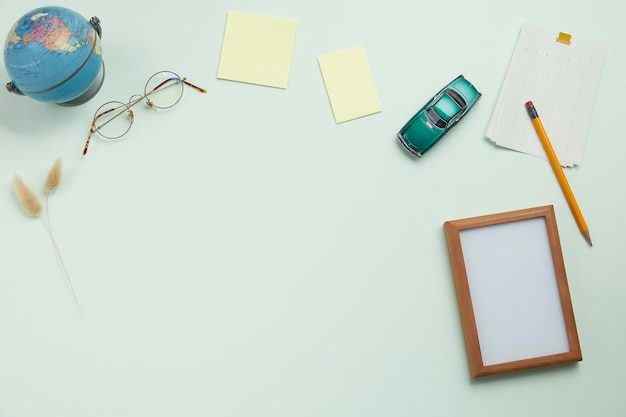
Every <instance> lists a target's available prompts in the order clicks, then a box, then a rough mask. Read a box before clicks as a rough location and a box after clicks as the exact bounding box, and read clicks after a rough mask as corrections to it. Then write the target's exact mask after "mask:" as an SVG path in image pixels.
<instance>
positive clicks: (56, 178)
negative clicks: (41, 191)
mask: <svg viewBox="0 0 626 417" xmlns="http://www.w3.org/2000/svg"><path fill="white" fill-rule="evenodd" d="M62 170H63V165H62V164H61V159H57V160H56V161H54V164H53V165H52V168H50V171H49V172H48V178H46V191H47V192H48V193H51V192H53V191H54V190H56V189H57V187H58V186H59V183H60V182H61V171H62Z"/></svg>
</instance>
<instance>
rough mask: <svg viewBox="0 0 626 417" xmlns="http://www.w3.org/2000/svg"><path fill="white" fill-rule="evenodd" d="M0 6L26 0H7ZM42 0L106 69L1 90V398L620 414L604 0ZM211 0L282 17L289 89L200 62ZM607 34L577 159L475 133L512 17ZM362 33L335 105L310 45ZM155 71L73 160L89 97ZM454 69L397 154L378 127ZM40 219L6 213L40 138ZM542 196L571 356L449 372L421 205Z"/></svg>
mask: <svg viewBox="0 0 626 417" xmlns="http://www.w3.org/2000/svg"><path fill="white" fill-rule="evenodd" d="M5 3H7V4H4V5H3V7H2V13H1V14H0V27H1V28H5V29H4V30H6V31H7V32H8V30H9V28H10V27H11V26H12V24H13V23H14V21H15V19H17V17H19V16H21V15H22V14H23V13H25V12H27V11H28V10H31V9H33V8H35V7H36V6H40V4H38V2H33V1H31V0H26V1H23V2H5ZM265 3H266V4H265V5H260V4H259V3H258V2H253V1H246V0H241V1H239V0H234V1H219V2H205V3H202V5H200V3H198V2H191V1H188V0H181V1H180V2H179V3H177V4H178V7H176V8H172V7H161V6H158V5H152V4H151V5H149V6H145V4H147V3H146V2H134V3H133V2H122V1H118V0H113V1H108V2H99V3H93V5H89V6H86V5H85V4H86V3H83V2H78V1H75V0H68V1H66V2H65V3H64V4H62V5H63V6H65V7H68V8H72V9H74V10H76V11H78V12H79V13H81V14H83V15H84V16H86V17H91V16H93V15H95V16H98V17H99V18H100V20H101V21H102V26H103V39H102V42H103V50H104V54H103V56H104V60H105V63H106V69H107V73H106V80H105V83H104V86H103V88H102V90H101V91H100V92H99V94H98V96H97V97H96V98H95V99H94V100H92V101H91V102H89V103H87V104H85V105H83V106H79V107H73V108H66V107H60V106H55V105H47V104H43V103H38V102H35V101H33V100H30V99H27V98H23V97H18V96H14V95H11V94H8V93H6V92H3V93H1V94H0V171H1V172H0V179H1V180H2V181H3V184H4V185H3V186H2V187H0V188H1V189H2V190H3V191H2V193H0V199H1V200H0V212H1V213H2V215H1V216H0V230H2V237H1V238H0V252H1V253H2V262H0V276H1V277H2V279H1V280H0V330H1V332H2V343H0V416H2V417H13V416H42V415H49V416H61V415H62V416H65V417H71V416H81V417H84V416H139V415H142V416H143V415H146V416H148V415H149V416H152V417H158V416H172V415H181V416H182V415H184V416H207V415H213V416H252V415H254V416H268V417H269V416H272V417H276V416H316V417H317V416H335V415H336V416H355V417H356V416H358V417H364V416H382V415H390V416H416V415H429V416H453V415H482V416H498V417H499V416H502V415H503V413H504V414H506V415H509V416H528V415H569V416H589V415H603V416H623V415H624V413H625V412H626V405H625V403H624V399H623V393H624V390H625V388H626V376H625V375H626V374H625V373H624V372H623V370H624V369H625V367H626V360H625V357H626V356H625V355H624V354H623V347H624V345H625V344H626V333H624V324H623V318H624V315H625V313H626V308H625V304H624V300H623V296H624V294H625V293H626V284H625V282H626V281H625V280H624V279H623V271H624V270H626V257H624V254H623V250H622V249H623V237H624V235H626V224H625V223H624V222H623V221H622V220H621V219H622V217H623V215H624V213H626V199H624V191H623V189H624V179H625V178H626V165H625V164H624V163H623V161H621V159H622V156H623V155H625V154H626V141H624V140H623V136H624V134H623V128H622V123H621V121H622V119H623V111H622V109H621V108H620V104H621V103H622V101H623V99H622V98H623V97H625V96H626V90H625V89H626V84H625V83H624V82H623V73H624V68H626V59H625V54H624V52H623V45H621V42H623V41H624V39H625V37H624V30H623V24H622V19H621V15H619V14H618V13H611V12H610V11H611V10H613V8H614V7H613V6H614V2H611V1H609V0H600V1H597V2H583V1H575V2H568V1H554V2H543V1H538V0H529V1H525V2H517V3H508V2H490V1H486V0H480V1H477V2H466V1H456V0H455V1H453V2H452V4H451V5H449V6H447V7H445V8H443V7H441V6H438V5H437V2H426V3H424V2H400V1H397V0H391V1H388V2H385V4H384V5H381V4H378V3H371V2H370V3H367V2H362V1H356V0H340V1H336V0H320V1H316V2H293V1H282V0H272V1H269V2H265ZM229 10H238V11H243V12H250V13H258V14H264V15H270V16H279V17H288V18H293V19H296V20H297V21H298V27H297V34H296V43H295V49H294V55H293V61H292V66H291V72H290V76H289V83H288V88H287V89H284V90H283V89H277V88H270V87H262V86H255V85H249V84H243V83H237V82H230V81H224V80H219V79H217V77H216V74H217V67H218V62H219V55H220V48H221V42H222V37H223V33H224V27H225V21H226V14H227V12H228V11H229ZM526 20H530V21H532V22H534V23H537V24H539V25H541V26H545V27H548V28H553V29H555V30H559V31H565V32H569V33H572V34H574V35H579V36H583V37H587V38H593V39H600V40H606V41H608V42H609V52H608V57H607V61H606V64H605V67H604V70H603V75H602V79H601V84H600V90H599V93H598V97H597V102H596V107H595V110H594V115H593V119H592V123H591V130H590V132H589V140H588V143H587V146H586V149H585V155H584V160H583V163H582V164H581V165H580V166H578V167H575V168H573V169H568V170H567V176H568V179H569V181H570V184H571V186H572V188H573V190H574V192H575V194H576V197H577V199H578V202H579V204H580V206H581V208H582V210H583V212H584V214H585V217H586V220H587V223H588V224H589V227H590V230H591V233H592V237H593V241H594V247H593V248H589V247H588V245H587V243H586V242H585V240H584V239H583V238H582V237H581V235H580V232H579V231H578V229H577V227H576V224H575V221H574V218H573V217H572V215H571V213H570V211H569V208H568V206H567V203H566V201H565V199H564V197H563V194H562V193H561V190H560V189H559V186H558V184H557V182H556V179H555V178H554V175H553V173H552V171H551V169H550V166H549V165H548V164H547V163H546V162H545V161H542V160H540V159H538V158H535V157H532V156H528V155H525V154H522V153H518V152H514V151H510V150H506V149H502V148H498V147H496V146H494V145H493V144H492V143H490V142H489V141H488V140H487V139H485V137H484V134H485V130H486V128H487V124H488V122H489V119H490V117H491V113H492V111H493V108H494V105H495V101H496V97H497V94H498V92H499V90H500V86H501V83H502V80H503V78H504V74H505V72H506V69H507V65H508V63H509V60H510V58H511V55H512V52H513V48H514V45H515V42H516V40H517V37H518V34H519V30H520V28H521V25H522V23H523V22H524V21H526ZM355 45H363V47H364V48H365V51H366V54H367V58H368V61H369V65H370V68H371V72H372V76H373V78H374V80H375V83H376V87H377V89H378V94H379V96H380V101H381V104H382V108H383V111H382V112H381V113H379V114H375V115H372V116H368V117H364V118H362V119H358V120H354V121H350V122H346V123H342V124H339V125H337V124H335V122H334V119H333V115H332V111H331V108H330V105H329V102H328V97H327V94H326V91H325V89H324V84H323V80H322V77H321V74H320V70H319V67H318V65H317V61H316V58H317V57H318V56H320V55H323V54H327V53H330V52H334V51H337V50H341V49H344V48H348V47H352V46H355ZM160 69H169V70H173V71H176V72H178V73H179V74H181V75H185V76H187V77H188V79H189V80H191V81H192V82H194V83H195V84H198V85H200V86H202V87H205V88H206V89H207V90H208V91H209V92H208V94H206V95H201V94H194V93H193V92H189V93H186V94H185V96H184V97H183V100H182V102H181V103H180V104H179V105H178V106H176V107H175V108H173V109H171V110H169V111H163V112H157V113H152V112H150V111H148V110H146V109H137V110H136V112H135V113H136V114H135V124H134V125H133V128H132V130H131V132H130V133H129V135H128V136H127V137H126V138H124V139H122V140H120V141H116V142H105V141H103V140H100V139H98V138H95V139H94V140H93V141H92V145H91V148H90V151H89V154H88V155H87V157H86V158H82V157H81V151H82V147H83V144H84V140H85V137H86V134H87V130H88V129H89V125H90V122H91V118H92V115H93V112H94V111H95V109H96V108H97V107H98V106H99V105H100V104H101V103H104V102H105V101H109V100H125V99H126V98H127V97H130V96H131V95H132V94H133V93H137V92H139V91H141V89H142V88H143V85H144V83H145V80H146V79H147V78H148V77H149V76H150V75H151V74H152V73H154V72H155V71H158V70H160ZM460 73H463V74H464V75H466V76H467V77H468V79H471V80H472V82H473V83H474V84H475V85H476V86H477V87H478V88H479V89H480V90H481V92H482V93H483V97H482V99H481V101H480V102H479V103H478V105H477V106H476V108H475V109H473V110H472V112H471V113H470V114H469V115H468V117H467V118H466V119H464V120H463V122H462V124H461V125H459V127H458V128H457V129H456V131H453V132H452V133H451V134H450V135H449V136H447V137H446V138H445V139H444V140H443V141H442V142H441V143H440V144H438V145H437V146H436V147H435V148H433V149H432V151H430V153H428V154H427V155H426V156H425V157H424V158H422V159H421V160H418V161H415V160H412V159H410V158H408V157H407V155H406V154H405V153H404V152H403V150H402V149H401V148H400V147H399V146H398V145H397V143H396V141H395V133H396V132H397V131H398V129H399V128H400V127H401V126H402V124H404V122H406V120H408V118H410V117H411V116H412V115H413V113H414V112H415V111H416V110H417V109H418V108H419V107H420V106H421V105H422V104H423V103H424V102H425V101H426V100H427V99H428V98H429V97H431V96H432V94H433V93H434V92H436V91H437V90H438V89H439V88H440V87H441V86H443V85H444V84H445V83H446V82H448V81H450V80H451V79H452V78H454V77H455V76H457V75H458V74H460ZM0 80H2V82H3V83H5V82H6V81H8V77H7V74H6V72H5V70H4V68H1V69H0ZM57 158H62V160H63V163H64V166H65V171H64V178H63V182H62V183H61V186H60V187H59V189H58V190H57V192H56V193H55V194H53V195H52V197H51V200H50V204H51V206H50V210H51V216H52V221H53V226H54V230H55V237H56V240H57V243H58V245H59V248H60V250H61V253H62V256H63V259H64V261H65V264H66V266H67V269H68V271H69V273H70V276H71V278H72V280H73V281H74V285H75V287H76V291H77V293H78V295H79V296H80V298H81V301H82V303H83V306H84V309H85V312H86V318H85V319H83V318H81V315H80V313H79V311H78V309H77V308H76V306H75V304H74V303H73V300H72V298H71V296H70V294H69V291H68V289H67V287H66V286H65V283H64V278H63V274H62V271H61V268H60V266H59V264H58V262H57V259H56V257H55V254H54V251H53V248H52V246H51V243H50V239H49V238H48V236H47V234H46V230H45V227H44V226H43V225H42V223H41V222H40V221H39V220H35V219H31V218H28V217H27V216H25V215H24V214H23V213H22V211H21V210H20V209H19V207H18V205H17V203H16V198H15V196H14V194H13V190H12V179H13V176H14V175H15V174H19V175H21V176H22V177H23V178H24V180H25V181H26V182H28V183H29V184H30V185H32V186H33V187H36V186H37V184H39V183H42V181H43V180H44V178H45V176H46V174H47V171H48V168H49V167H50V166H51V165H52V163H53V162H54V160H55V159H57ZM546 204H553V205H554V207H555V212H556V216H557V221H558V225H559V232H560V237H561V244H562V249H563V256H564V260H565V264H566V269H567V274H568V280H569V285H570V292H571V298H572V302H573V305H574V312H575V315H576V320H577V325H578V332H579V336H580V342H581V347H582V351H583V357H584V361H583V362H581V363H578V364H575V365H571V366H570V365H565V366H561V367H556V368H546V369H541V370H537V371H531V372H525V373H520V374H511V375H507V376H501V377H494V378H489V379H486V380H481V381H473V380H471V378H470V375H469V370H468V365H467V359H466V352H465V346H464V343H463V336H462V331H461V325H460V319H459V313H458V307H457V302H456V297H455V292H454V285H453V281H452V276H451V271H450V264H449V258H448V252H447V249H446V244H445V238H444V232H443V223H444V221H446V220H452V219H458V218H465V217H471V216H475V215H482V214H489V213H496V212H501V211H508V210H515V209H521V208H527V207H534V206H540V205H546Z"/></svg>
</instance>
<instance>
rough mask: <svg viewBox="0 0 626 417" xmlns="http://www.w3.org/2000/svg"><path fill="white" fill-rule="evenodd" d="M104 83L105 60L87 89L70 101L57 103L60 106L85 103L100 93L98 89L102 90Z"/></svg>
mask: <svg viewBox="0 0 626 417" xmlns="http://www.w3.org/2000/svg"><path fill="white" fill-rule="evenodd" d="M102 83H104V61H102V66H101V67H100V71H98V75H97V76H96V79H95V80H94V81H93V83H92V84H91V85H90V86H89V88H88V89H87V91H85V92H84V93H83V94H81V95H80V96H78V97H76V98H74V99H72V100H70V101H66V102H63V103H57V104H58V105H59V106H65V107H73V106H80V105H81V104H85V103H86V102H88V101H89V100H91V99H92V98H94V97H95V95H96V94H98V91H100V87H102Z"/></svg>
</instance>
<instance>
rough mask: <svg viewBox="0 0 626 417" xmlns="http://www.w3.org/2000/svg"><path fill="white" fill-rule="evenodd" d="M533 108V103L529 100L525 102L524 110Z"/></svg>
mask: <svg viewBox="0 0 626 417" xmlns="http://www.w3.org/2000/svg"><path fill="white" fill-rule="evenodd" d="M533 106H534V104H533V102H532V101H530V100H529V101H527V102H526V108H527V109H529V108H531V107H533Z"/></svg>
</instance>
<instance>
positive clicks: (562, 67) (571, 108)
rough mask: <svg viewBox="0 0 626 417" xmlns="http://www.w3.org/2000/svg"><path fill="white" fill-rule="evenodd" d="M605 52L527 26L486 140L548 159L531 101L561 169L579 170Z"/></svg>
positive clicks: (588, 42)
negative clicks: (533, 119)
mask: <svg viewBox="0 0 626 417" xmlns="http://www.w3.org/2000/svg"><path fill="white" fill-rule="evenodd" d="M557 38H559V40H561V41H557ZM563 40H565V41H569V42H570V43H569V44H568V43H564V42H562V41H563ZM606 51H607V45H606V43H605V42H602V41H596V40H589V39H582V38H578V37H577V36H576V35H575V34H574V35H573V36H571V38H570V37H569V36H565V34H562V33H560V32H558V31H550V30H546V29H543V28H541V27H539V26H536V25H534V24H531V23H524V25H523V26H522V30H521V32H520V36H519V39H518V41H517V44H516V46H515V51H514V53H513V58H512V59H511V63H510V64H509V69H508V71H507V74H506V77H505V79H504V83H503V85H502V88H501V90H500V95H499V96H498V100H497V102H496V107H495V110H494V112H493V115H492V117H491V121H490V122H489V126H488V128H487V133H486V136H487V138H489V139H490V140H492V141H493V142H495V143H496V144H497V145H499V146H503V147H506V148H509V149H513V150H516V151H520V152H525V153H527V154H531V155H535V156H537V157H540V158H543V159H547V157H546V154H545V152H544V150H543V148H542V146H541V142H540V141H539V138H538V137H537V133H536V132H535V130H534V128H533V125H532V123H531V121H530V118H529V116H528V113H527V111H526V107H525V103H526V102H527V101H529V100H531V101H532V102H533V103H534V104H535V106H536V108H537V112H538V113H539V117H540V118H541V120H542V122H543V124H544V126H545V129H546V132H547V133H548V135H549V137H550V141H551V142H552V146H553V147H554V150H555V152H556V154H557V156H558V157H559V161H560V162H561V165H563V166H573V165H576V164H580V163H581V161H582V156H583V150H584V147H585V142H586V138H587V132H588V130H589V123H590V121H591V115H592V113H593V106H594V101H595V97H596V92H597V90H598V83H599V80H600V74H601V72H602V66H603V65H604V60H605V57H606Z"/></svg>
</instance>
